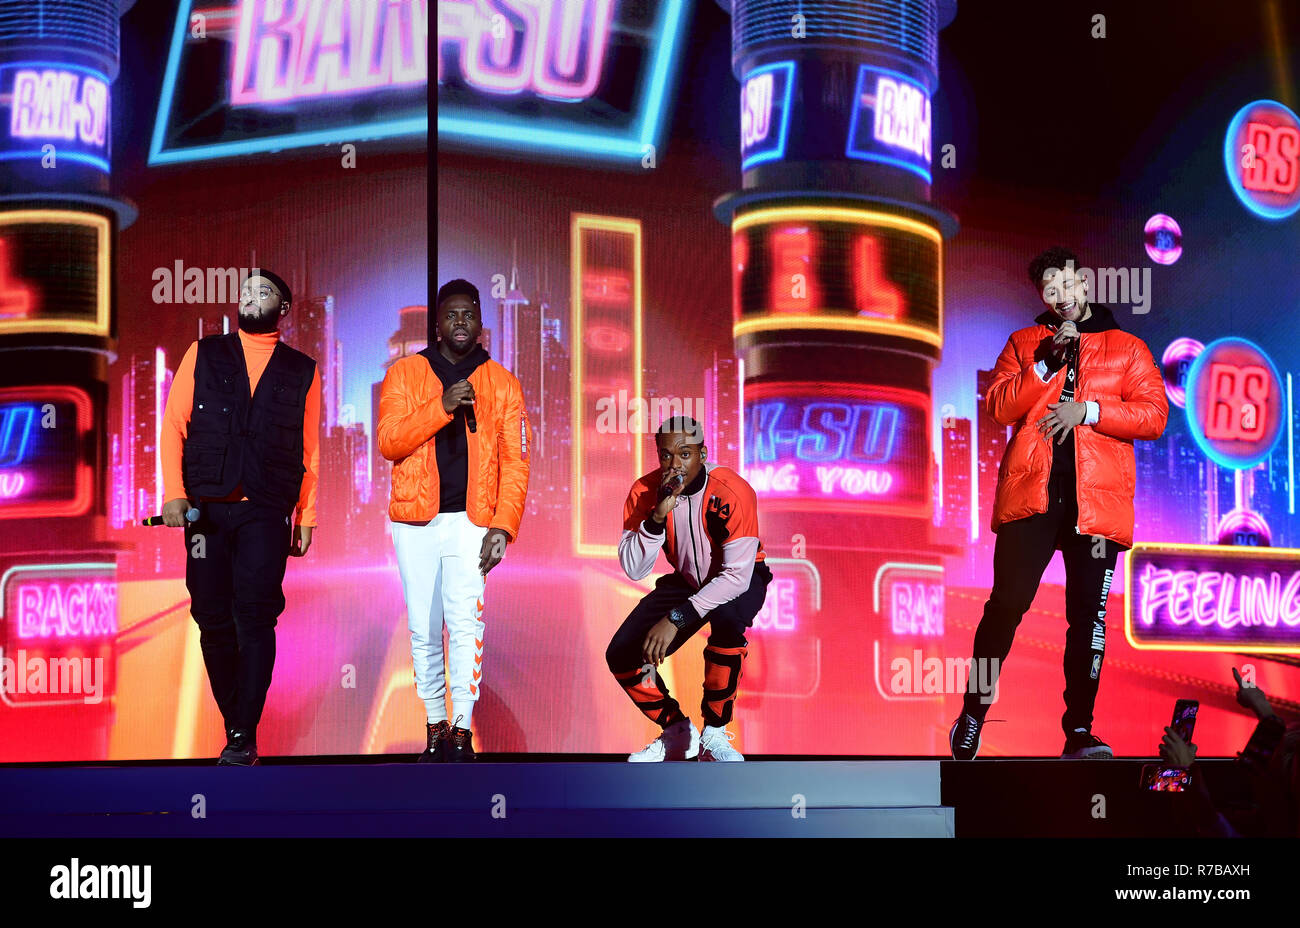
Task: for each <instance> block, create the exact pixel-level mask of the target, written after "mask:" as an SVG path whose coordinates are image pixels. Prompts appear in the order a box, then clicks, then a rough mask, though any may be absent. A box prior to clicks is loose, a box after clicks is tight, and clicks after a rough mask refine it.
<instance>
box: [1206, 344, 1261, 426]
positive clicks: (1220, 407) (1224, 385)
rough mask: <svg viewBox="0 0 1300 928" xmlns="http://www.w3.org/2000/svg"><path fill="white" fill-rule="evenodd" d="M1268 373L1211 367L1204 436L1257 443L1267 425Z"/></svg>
mask: <svg viewBox="0 0 1300 928" xmlns="http://www.w3.org/2000/svg"><path fill="white" fill-rule="evenodd" d="M1268 388H1269V376H1268V371H1267V370H1265V369H1264V368H1263V367H1260V366H1258V365H1253V364H1252V365H1247V366H1244V367H1239V366H1237V365H1236V364H1222V363H1218V362H1212V363H1211V364H1210V390H1209V394H1208V395H1207V397H1206V415H1205V437H1206V438H1211V439H1218V440H1226V441H1234V440H1235V441H1259V440H1260V439H1261V438H1263V437H1264V433H1265V431H1266V426H1267V424H1268V421H1269V419H1268V412H1269V410H1268V393H1269V389H1268Z"/></svg>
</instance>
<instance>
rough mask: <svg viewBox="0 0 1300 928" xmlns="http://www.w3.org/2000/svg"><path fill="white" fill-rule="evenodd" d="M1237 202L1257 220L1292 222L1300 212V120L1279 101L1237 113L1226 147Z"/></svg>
mask: <svg viewBox="0 0 1300 928" xmlns="http://www.w3.org/2000/svg"><path fill="white" fill-rule="evenodd" d="M1223 162H1224V167H1225V168H1226V170H1227V172H1228V182H1229V183H1230V184H1232V189H1233V192H1234V193H1236V194H1237V199H1239V200H1240V201H1241V202H1242V205H1244V206H1245V207H1246V208H1247V209H1248V210H1250V211H1251V212H1252V213H1254V214H1255V215H1256V216H1260V217H1262V218H1264V219H1286V218H1287V217H1288V216H1291V215H1293V214H1294V213H1295V211H1296V210H1297V209H1300V183H1298V181H1300V118H1298V117H1297V116H1296V114H1295V113H1294V112H1293V111H1292V110H1291V108H1290V107H1287V106H1285V105H1283V104H1281V103H1278V102H1277V101H1276V100H1255V101H1254V102H1252V103H1247V104H1246V105H1245V106H1243V107H1242V108H1241V109H1239V110H1238V111H1237V114H1236V115H1235V116H1233V117H1232V121H1231V122H1230V123H1229V124H1228V132H1227V135H1226V137H1225V138H1224V141H1223Z"/></svg>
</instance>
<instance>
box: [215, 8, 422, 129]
mask: <svg viewBox="0 0 1300 928" xmlns="http://www.w3.org/2000/svg"><path fill="white" fill-rule="evenodd" d="M443 5H444V4H443V3H441V2H440V3H439V6H443ZM427 18H428V7H427V5H426V2H425V0H351V2H350V3H335V2H328V0H280V2H278V3H276V2H273V0H240V3H239V27H238V31H237V33H236V39H235V54H234V60H233V67H232V70H231V74H230V102H231V103H232V104H234V105H235V106H241V105H248V104H258V103H284V102H286V101H289V100H297V99H301V98H303V97H319V96H325V95H331V94H341V93H356V92H358V91H362V90H372V89H375V88H378V87H400V86H402V85H404V84H422V83H424V82H426V81H427V80H428V73H427V71H426V69H427V67H428V64H427V59H428V28H429V27H428V22H427Z"/></svg>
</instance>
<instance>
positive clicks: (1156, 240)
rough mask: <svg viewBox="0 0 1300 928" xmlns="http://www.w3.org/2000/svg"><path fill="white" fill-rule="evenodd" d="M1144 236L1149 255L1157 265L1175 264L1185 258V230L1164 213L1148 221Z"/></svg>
mask: <svg viewBox="0 0 1300 928" xmlns="http://www.w3.org/2000/svg"><path fill="white" fill-rule="evenodd" d="M1142 234H1143V236H1144V240H1143V244H1145V246H1146V250H1147V255H1148V256H1149V257H1150V258H1151V260H1152V261H1154V262H1156V264H1173V263H1174V262H1175V261H1177V260H1178V259H1179V258H1181V257H1182V256H1183V230H1182V229H1181V228H1179V226H1178V223H1177V222H1175V221H1174V219H1173V218H1171V217H1169V216H1166V215H1165V214H1164V213H1156V214H1155V215H1154V216H1152V217H1151V218H1150V219H1148V220H1147V224H1146V226H1145V227H1144V228H1143V230H1142Z"/></svg>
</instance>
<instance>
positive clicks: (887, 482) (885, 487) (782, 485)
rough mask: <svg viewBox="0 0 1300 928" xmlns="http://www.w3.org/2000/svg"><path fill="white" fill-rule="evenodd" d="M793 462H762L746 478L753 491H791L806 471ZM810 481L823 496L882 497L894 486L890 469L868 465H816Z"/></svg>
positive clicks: (792, 491) (770, 492)
mask: <svg viewBox="0 0 1300 928" xmlns="http://www.w3.org/2000/svg"><path fill="white" fill-rule="evenodd" d="M806 471H807V468H806V466H805V467H804V468H803V469H802V472H801V468H800V466H799V465H797V464H794V463H788V464H765V465H762V466H758V467H750V468H747V469H746V470H745V479H746V480H748V481H749V483H750V484H751V485H752V486H753V487H754V492H755V493H769V494H794V493H798V492H799V485H800V482H801V480H802V478H803V477H805V476H809V475H807V473H806ZM812 471H813V472H812V474H811V475H810V476H811V477H812V478H813V479H812V480H811V481H809V483H811V484H812V487H813V489H814V490H816V492H818V493H820V494H821V495H822V496H826V497H835V498H840V499H846V498H847V499H852V498H857V497H861V496H883V495H885V494H887V493H888V492H889V491H890V489H891V488H892V487H893V485H894V475H893V474H891V473H889V471H884V470H878V469H876V468H870V467H841V466H839V465H836V466H827V465H818V466H817V467H814V468H813V469H812Z"/></svg>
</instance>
